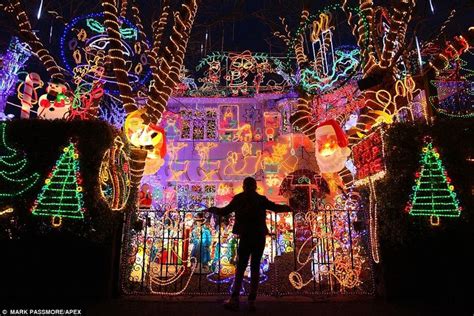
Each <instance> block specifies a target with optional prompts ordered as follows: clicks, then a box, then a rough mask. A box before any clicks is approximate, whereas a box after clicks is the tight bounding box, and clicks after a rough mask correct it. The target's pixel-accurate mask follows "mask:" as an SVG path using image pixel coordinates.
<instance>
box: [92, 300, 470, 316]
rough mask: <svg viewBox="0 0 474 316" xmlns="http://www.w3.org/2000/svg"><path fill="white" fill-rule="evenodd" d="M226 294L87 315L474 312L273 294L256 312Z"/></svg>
mask: <svg viewBox="0 0 474 316" xmlns="http://www.w3.org/2000/svg"><path fill="white" fill-rule="evenodd" d="M223 300H224V298H223V297H198V298H171V299H170V298H168V299H163V298H161V299H157V298H156V297H143V296H142V297H128V298H122V299H115V300H110V301H107V302H102V303H96V304H92V305H91V306H90V307H89V308H88V309H87V310H86V312H87V315H94V316H95V315H97V316H99V315H100V316H103V315H114V316H122V315H123V316H128V315H133V316H135V315H137V316H138V315H144V316H169V315H180V316H198V315H206V316H215V315H234V316H235V315H269V316H270V315H271V316H276V315H285V316H303V315H304V316H313V315H314V316H325V315H350V316H358V315H364V316H368V315H378V316H392V315H403V316H411V315H446V316H454V315H474V314H473V312H474V310H473V311H471V312H469V311H461V310H460V308H459V307H455V306H436V305H433V304H422V303H415V304H413V303H404V304H401V303H397V304H394V303H388V302H384V301H382V300H376V299H370V300H368V299H364V300H357V301H354V300H353V299H349V300H348V299H346V298H343V299H336V300H334V299H332V300H330V301H329V300H326V301H321V300H319V301H314V300H312V299H310V298H304V297H285V298H279V299H277V298H271V297H268V298H267V297H264V298H261V299H260V300H259V302H258V305H257V308H258V311H257V312H256V313H249V312H248V311H247V305H246V304H245V301H244V300H243V303H242V304H241V311H239V312H231V311H226V310H224V308H223V307H222V305H221V304H222V302H223Z"/></svg>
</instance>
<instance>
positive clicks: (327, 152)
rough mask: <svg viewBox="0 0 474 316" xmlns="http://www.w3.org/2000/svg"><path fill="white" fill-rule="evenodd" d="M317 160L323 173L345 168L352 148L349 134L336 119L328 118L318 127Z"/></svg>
mask: <svg viewBox="0 0 474 316" xmlns="http://www.w3.org/2000/svg"><path fill="white" fill-rule="evenodd" d="M315 134H316V153H315V154H316V160H317V162H318V166H319V170H320V171H321V172H322V173H334V172H339V171H341V170H342V169H344V166H345V164H346V161H347V157H348V156H349V155H350V153H351V150H350V149H349V147H347V146H348V145H349V142H348V140H347V136H346V134H345V133H344V131H343V130H342V128H341V127H340V126H339V124H338V123H337V122H336V121H334V120H328V121H326V122H324V123H322V124H320V125H319V126H318V128H317V129H316V132H315Z"/></svg>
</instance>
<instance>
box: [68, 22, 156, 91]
mask: <svg viewBox="0 0 474 316" xmlns="http://www.w3.org/2000/svg"><path fill="white" fill-rule="evenodd" d="M103 20H104V16H103V14H102V13H94V14H89V15H86V16H79V17H76V18H74V19H73V20H72V21H71V22H70V23H69V24H67V25H66V27H65V28H64V32H63V34H62V36H61V40H60V49H61V58H62V63H63V65H64V67H65V68H66V69H67V70H68V71H69V72H71V73H72V74H74V75H75V76H76V75H78V74H79V75H80V74H82V73H85V74H86V77H88V78H89V80H88V81H91V82H92V81H94V80H97V79H99V78H101V80H103V81H104V82H105V89H106V90H107V91H109V92H117V91H116V90H117V86H116V79H115V75H114V71H113V66H112V63H111V60H110V58H109V54H108V50H109V37H108V35H107V30H106V28H105V26H104V23H103ZM120 22H121V26H120V35H121V44H122V48H123V51H124V54H125V56H124V57H125V60H126V70H127V73H128V77H129V78H128V79H129V81H130V85H131V86H132V88H134V89H138V88H139V87H140V86H142V85H144V84H145V83H146V82H147V81H148V80H149V78H150V76H151V71H150V69H149V63H148V58H147V55H146V53H145V47H144V43H148V41H147V39H146V38H140V32H138V30H137V28H136V27H135V25H133V24H132V23H131V22H130V21H129V20H127V19H124V18H120ZM97 63H98V64H99V65H100V68H101V71H99V72H90V71H89V70H90V69H91V67H97Z"/></svg>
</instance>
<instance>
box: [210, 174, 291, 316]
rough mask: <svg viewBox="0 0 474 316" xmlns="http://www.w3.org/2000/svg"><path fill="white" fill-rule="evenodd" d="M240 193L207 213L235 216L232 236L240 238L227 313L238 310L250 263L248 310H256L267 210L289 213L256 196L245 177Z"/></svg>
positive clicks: (286, 208) (252, 183) (284, 207)
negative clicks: (231, 214) (245, 273)
mask: <svg viewBox="0 0 474 316" xmlns="http://www.w3.org/2000/svg"><path fill="white" fill-rule="evenodd" d="M243 190H244V191H243V192H242V193H239V194H237V195H236V196H234V198H233V199H232V201H231V202H230V203H229V204H228V205H227V206H225V207H222V208H219V207H210V208H209V209H208V212H210V213H214V214H217V215H220V216H223V215H224V216H225V215H228V214H230V213H232V212H235V224H234V227H233V230H232V232H233V233H234V234H236V235H239V237H240V242H239V247H238V250H237V256H238V258H237V271H236V273H235V280H234V287H233V289H232V295H231V298H230V299H229V300H228V301H227V302H226V303H225V304H224V307H225V308H227V309H230V310H238V309H239V294H240V290H241V288H242V280H243V278H244V272H245V269H246V268H247V264H248V261H249V257H251V262H250V273H251V280H250V293H249V310H251V311H254V310H255V299H256V298H257V290H258V283H259V279H260V261H261V259H262V255H263V250H264V248H265V238H266V235H268V228H267V225H266V214H267V212H266V211H267V210H271V211H274V212H291V209H290V207H289V206H288V205H278V204H275V203H274V202H271V201H270V200H268V199H267V197H265V196H263V195H260V194H258V193H257V181H255V179H254V178H251V177H248V178H245V179H244V182H243Z"/></svg>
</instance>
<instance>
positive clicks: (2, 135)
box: [0, 123, 39, 199]
mask: <svg viewBox="0 0 474 316" xmlns="http://www.w3.org/2000/svg"><path fill="white" fill-rule="evenodd" d="M27 164H28V162H27V160H26V158H25V157H24V156H23V157H21V156H20V155H19V154H18V152H17V150H15V149H13V148H11V147H10V146H8V145H7V141H6V124H5V123H1V124H0V199H2V198H11V197H16V196H19V195H21V194H23V193H25V192H26V191H28V190H29V189H31V188H32V187H33V186H34V185H35V184H36V183H37V181H38V179H39V174H38V173H36V172H35V173H33V174H31V175H29V176H23V173H24V172H25V169H26V167H27Z"/></svg>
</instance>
